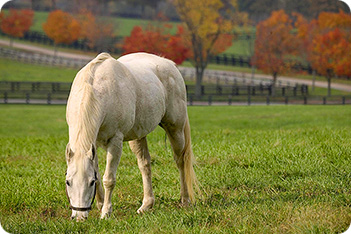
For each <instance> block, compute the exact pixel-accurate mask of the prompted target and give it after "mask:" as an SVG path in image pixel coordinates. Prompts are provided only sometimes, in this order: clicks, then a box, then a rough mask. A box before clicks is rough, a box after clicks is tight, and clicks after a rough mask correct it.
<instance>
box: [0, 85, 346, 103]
mask: <svg viewBox="0 0 351 234" xmlns="http://www.w3.org/2000/svg"><path fill="white" fill-rule="evenodd" d="M70 87H71V83H61V82H9V81H0V103H5V104H6V103H26V104H66V101H67V98H68V95H69V92H70ZM194 90H195V87H194V86H193V85H187V95H188V104H189V105H262V104H263V105H273V104H351V97H350V96H332V97H323V96H318V97H315V96H312V97H311V96H308V89H307V86H294V87H280V88H279V87H276V90H275V94H273V93H272V87H271V86H269V85H266V86H264V85H261V86H260V85H257V86H250V85H248V86H235V85H231V86H229V85H207V86H202V91H203V95H201V96H200V97H197V96H195V94H194Z"/></svg>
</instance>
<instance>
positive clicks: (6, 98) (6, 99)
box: [4, 92, 8, 104]
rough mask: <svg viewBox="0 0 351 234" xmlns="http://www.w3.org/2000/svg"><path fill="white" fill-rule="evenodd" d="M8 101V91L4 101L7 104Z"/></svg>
mask: <svg viewBox="0 0 351 234" xmlns="http://www.w3.org/2000/svg"><path fill="white" fill-rule="evenodd" d="M7 102H8V97H7V92H5V93H4V103H5V104H7Z"/></svg>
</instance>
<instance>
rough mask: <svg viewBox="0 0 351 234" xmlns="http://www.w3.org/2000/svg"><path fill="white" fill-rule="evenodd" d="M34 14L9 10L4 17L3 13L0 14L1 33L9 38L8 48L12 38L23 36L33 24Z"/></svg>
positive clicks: (30, 11)
mask: <svg viewBox="0 0 351 234" xmlns="http://www.w3.org/2000/svg"><path fill="white" fill-rule="evenodd" d="M33 16H34V12H33V11H32V10H15V9H10V11H9V13H8V14H7V15H5V14H4V13H3V11H2V12H1V13H0V28H1V31H2V32H4V33H5V34H7V35H9V36H10V38H11V39H10V46H12V43H13V38H20V37H23V36H24V33H26V32H27V31H28V30H29V28H30V27H31V26H32V24H33Z"/></svg>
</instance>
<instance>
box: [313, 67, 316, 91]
mask: <svg viewBox="0 0 351 234" xmlns="http://www.w3.org/2000/svg"><path fill="white" fill-rule="evenodd" d="M312 75H313V80H312V92H314V87H315V83H316V70H313V71H312Z"/></svg>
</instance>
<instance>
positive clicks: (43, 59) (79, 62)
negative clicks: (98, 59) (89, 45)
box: [0, 47, 89, 68]
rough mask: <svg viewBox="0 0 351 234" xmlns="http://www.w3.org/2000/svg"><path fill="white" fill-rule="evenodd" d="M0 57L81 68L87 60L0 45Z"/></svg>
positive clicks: (31, 62)
mask: <svg viewBox="0 0 351 234" xmlns="http://www.w3.org/2000/svg"><path fill="white" fill-rule="evenodd" d="M0 57H1V58H6V59H11V60H16V61H20V62H25V63H30V64H39V65H50V66H60V67H72V68H81V67H83V66H84V65H85V64H87V63H88V62H89V60H86V59H73V58H64V57H57V56H53V55H46V54H37V53H29V52H25V51H18V50H13V49H8V48H3V47H0Z"/></svg>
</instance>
